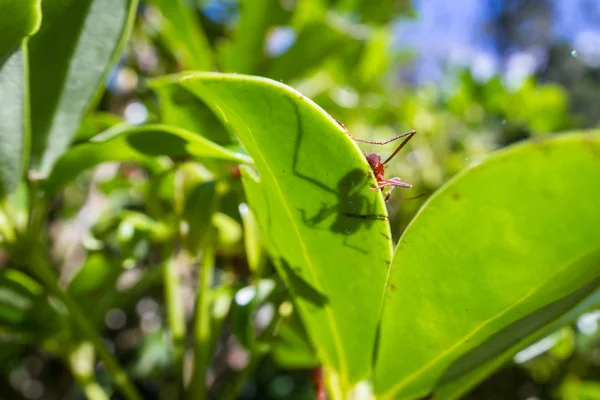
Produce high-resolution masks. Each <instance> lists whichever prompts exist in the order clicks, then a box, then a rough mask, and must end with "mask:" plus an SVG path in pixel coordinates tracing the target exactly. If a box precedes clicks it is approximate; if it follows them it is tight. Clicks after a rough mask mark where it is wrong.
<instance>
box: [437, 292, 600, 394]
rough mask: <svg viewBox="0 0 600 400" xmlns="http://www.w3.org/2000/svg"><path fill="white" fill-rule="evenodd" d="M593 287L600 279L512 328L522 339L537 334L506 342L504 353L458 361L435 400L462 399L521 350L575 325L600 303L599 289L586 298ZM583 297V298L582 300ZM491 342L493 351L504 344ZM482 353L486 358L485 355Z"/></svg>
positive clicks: (494, 338) (447, 372)
mask: <svg viewBox="0 0 600 400" xmlns="http://www.w3.org/2000/svg"><path fill="white" fill-rule="evenodd" d="M594 288H597V280H593V281H592V282H590V283H589V284H588V285H586V286H584V287H583V288H581V289H579V290H577V291H575V292H574V293H572V294H570V295H568V296H566V297H564V298H563V299H561V300H559V301H558V302H556V303H551V304H549V305H548V306H546V307H542V309H540V310H538V311H536V312H534V313H532V314H530V315H529V316H527V317H526V318H523V319H521V320H519V321H517V322H515V323H514V324H513V325H512V326H511V328H512V329H521V332H522V336H526V335H527V334H528V333H529V332H532V331H535V330H536V329H537V331H535V333H533V334H531V335H529V336H526V337H525V338H524V339H522V340H519V341H516V342H515V341H514V338H513V343H514V344H510V343H506V342H505V343H504V345H503V346H501V347H505V348H506V350H504V351H503V352H500V353H499V354H497V355H494V354H491V357H490V358H487V359H485V360H482V359H481V357H477V356H475V354H474V353H475V352H477V351H479V349H478V348H475V349H473V350H472V351H470V352H469V353H466V354H465V355H464V356H462V357H461V358H459V359H458V360H456V361H455V362H454V364H453V366H451V367H450V368H448V369H447V370H446V373H445V374H444V377H442V379H440V382H439V384H438V387H436V390H435V396H434V399H435V400H442V399H456V398H459V397H460V396H461V395H463V394H464V393H466V392H468V391H469V390H470V389H472V388H473V387H475V385H477V384H478V383H479V382H481V381H482V380H484V379H485V378H486V377H487V376H489V375H490V374H491V373H492V372H494V371H495V370H496V369H498V368H499V367H501V366H502V365H504V364H505V363H507V362H508V361H510V360H511V359H512V358H513V357H514V356H515V354H517V353H518V352H519V351H520V350H522V349H524V348H525V347H527V346H528V345H530V344H532V343H534V342H536V341H537V340H540V339H542V338H543V337H544V336H548V335H549V334H551V333H553V332H555V331H556V330H558V329H560V328H561V327H563V326H564V325H566V324H568V323H571V322H573V321H574V320H575V319H576V318H577V317H578V316H579V315H581V314H582V313H584V312H585V311H587V310H589V309H590V308H591V307H597V305H598V302H599V300H600V291H598V290H596V291H595V292H594V293H592V294H591V295H589V296H587V295H588V294H589V292H590V291H591V290H593V289H594ZM585 296H587V297H585ZM582 298H584V299H583V300H582V301H581V299H582ZM574 305H575V306H574ZM569 310H570V311H569ZM560 312H566V313H565V314H563V315H562V316H561V317H559V318H558V319H553V318H556V317H557V314H558V313H560ZM549 320H550V321H549ZM544 324H545V326H544V327H543V328H541V329H538V328H539V326H540V325H544ZM505 333H506V332H504V331H501V332H500V333H499V335H502V336H504V337H510V336H509V335H505ZM498 338H499V336H498ZM488 341H489V342H491V343H492V345H491V346H490V348H493V347H496V349H497V348H498V347H497V346H494V344H496V343H498V344H502V340H497V337H494V336H492V337H491V338H490V339H488ZM485 347H486V343H485V342H484V343H483V344H482V345H480V346H479V348H481V349H483V348H485ZM494 353H496V352H494ZM481 354H482V355H484V356H485V354H484V353H481ZM472 360H474V361H478V363H477V364H478V365H477V366H474V367H473V368H472V369H470V370H469V371H468V372H466V373H464V374H460V375H459V376H458V377H457V378H456V379H452V375H453V374H454V375H456V374H455V373H454V372H453V371H456V370H458V369H459V367H461V364H464V363H465V362H466V363H471V364H473V362H472Z"/></svg>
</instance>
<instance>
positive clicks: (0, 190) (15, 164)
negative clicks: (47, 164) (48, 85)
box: [0, 45, 29, 199]
mask: <svg viewBox="0 0 600 400" xmlns="http://www.w3.org/2000/svg"><path fill="white" fill-rule="evenodd" d="M26 64H27V47H26V46H25V45H23V46H22V48H21V50H19V51H16V52H14V53H12V55H10V56H9V57H8V59H7V60H6V61H5V62H3V63H2V64H0V93H2V95H1V96H0V199H2V198H4V197H5V196H6V195H8V194H10V193H12V192H13V191H14V190H15V189H16V188H17V186H18V185H19V181H20V180H21V176H22V175H23V167H24V164H25V151H26V150H25V148H26V146H27V140H28V137H29V124H28V115H27V114H28V100H27V84H26V83H27V67H26Z"/></svg>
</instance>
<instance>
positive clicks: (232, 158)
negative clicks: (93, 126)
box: [44, 124, 251, 195]
mask: <svg viewBox="0 0 600 400" xmlns="http://www.w3.org/2000/svg"><path fill="white" fill-rule="evenodd" d="M185 155H191V156H194V157H198V158H214V159H221V160H226V161H229V162H235V163H244V162H245V163H249V162H251V160H250V158H249V157H248V156H246V155H244V154H241V153H236V152H233V151H230V150H227V149H226V148H224V147H221V146H219V145H217V144H215V143H213V142H210V141H209V140H207V139H204V138H203V137H202V136H198V135H196V134H195V133H193V132H190V131H186V130H184V129H179V128H176V127H173V126H168V125H158V124H154V125H145V126H135V127H132V126H131V125H126V124H125V125H118V126H115V127H113V128H112V129H110V130H109V131H107V132H105V133H104V134H102V135H99V136H97V137H95V138H94V139H92V140H91V141H90V142H88V143H84V144H80V145H78V146H75V147H73V148H72V149H70V150H69V151H68V152H67V153H65V154H64V155H63V156H62V157H61V158H60V159H59V160H58V162H57V163H56V165H55V167H54V169H53V170H52V173H51V174H50V176H49V177H48V179H47V180H46V182H45V183H44V188H45V189H46V191H47V192H48V193H49V194H50V195H51V194H53V193H55V192H56V191H57V190H59V189H60V188H61V187H62V186H63V185H65V184H66V183H68V182H70V181H71V180H73V179H75V178H76V177H77V176H78V175H79V174H80V173H81V172H82V171H84V170H86V169H88V168H91V167H93V166H95V165H98V164H101V163H103V162H108V161H134V162H140V163H147V162H149V157H151V156H185Z"/></svg>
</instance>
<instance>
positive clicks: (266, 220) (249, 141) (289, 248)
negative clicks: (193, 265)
mask: <svg viewBox="0 0 600 400" xmlns="http://www.w3.org/2000/svg"><path fill="white" fill-rule="evenodd" d="M181 84H182V85H183V86H184V87H186V88H187V89H188V90H190V91H191V92H193V93H195V94H196V95H198V96H199V97H200V98H202V99H203V100H204V101H205V102H206V104H207V105H208V106H209V107H211V108H212V109H213V110H214V111H215V112H216V113H218V114H219V116H220V117H221V118H222V120H223V121H227V122H228V123H229V124H231V126H232V128H234V129H235V130H236V133H237V134H238V135H239V137H240V139H241V141H242V142H243V144H244V145H245V146H246V148H247V149H248V151H249V153H250V155H251V156H252V157H253V159H254V162H255V163H256V168H257V170H258V172H259V174H260V180H258V178H256V177H254V176H253V175H254V174H253V173H252V171H250V170H249V168H243V169H242V171H243V174H242V177H243V181H244V186H245V189H246V194H247V196H248V200H249V204H250V206H251V208H252V209H253V211H254V212H255V215H256V217H257V220H258V225H259V227H260V228H261V232H262V236H263V238H264V239H265V242H266V244H267V248H268V249H269V252H270V255H271V257H272V258H273V259H274V260H275V262H276V266H277V269H278V272H279V274H280V275H281V276H282V278H283V279H284V281H285V282H286V285H287V286H288V288H289V289H290V291H291V294H292V296H293V298H294V301H295V302H296V304H297V306H298V308H299V311H300V315H301V317H302V319H303V321H304V323H305V324H306V325H307V331H308V332H309V334H310V336H311V339H312V341H313V344H314V346H315V348H316V349H317V352H318V354H319V356H320V358H321V360H322V362H323V363H324V364H325V365H327V366H329V367H331V368H332V369H333V370H335V371H337V373H338V374H339V376H340V379H341V381H342V385H348V384H351V383H354V382H357V381H358V380H360V379H362V378H365V377H367V376H368V374H369V370H370V364H371V357H372V349H373V345H374V342H375V331H376V326H377V323H378V315H379V309H380V306H381V302H382V292H383V289H384V285H385V280H386V276H387V271H388V266H389V262H390V259H391V253H390V244H391V243H390V236H389V235H390V232H389V225H388V223H387V216H386V209H385V205H384V203H383V199H382V197H381V195H380V194H379V193H377V192H373V191H371V190H370V187H372V186H373V185H374V184H375V182H374V180H373V178H372V173H371V169H370V167H369V165H368V164H367V163H366V161H365V158H364V155H363V154H362V153H361V152H360V151H359V149H358V147H357V146H356V144H355V143H353V142H352V141H351V140H350V139H349V138H348V137H347V136H346V134H345V132H344V131H343V129H342V128H341V127H340V126H339V125H338V124H337V123H336V122H335V121H334V120H333V119H332V118H331V117H330V116H329V115H327V114H326V113H325V112H324V111H323V110H321V109H320V108H319V107H318V106H316V105H315V104H314V103H313V102H311V101H310V100H308V99H307V98H305V97H304V96H302V95H301V94H300V93H298V92H296V91H294V90H292V89H290V88H288V87H286V86H284V85H281V84H279V83H277V82H273V81H271V80H267V79H262V78H254V77H247V76H240V75H219V74H190V75H183V76H182V79H181ZM329 166H331V167H329ZM357 293H361V301H360V302H353V303H352V306H349V303H348V301H349V300H348V299H351V298H353V297H354V296H356V294H357Z"/></svg>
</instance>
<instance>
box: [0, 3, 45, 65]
mask: <svg viewBox="0 0 600 400" xmlns="http://www.w3.org/2000/svg"><path fill="white" fill-rule="evenodd" d="M40 5H41V0H19V1H14V0H0V21H2V24H0V38H1V39H0V65H2V64H3V63H4V62H5V61H6V59H7V58H8V57H9V56H10V54H11V53H13V52H15V51H18V50H19V47H20V46H21V42H22V40H23V39H25V37H27V36H31V35H33V34H34V33H35V32H36V31H37V30H38V29H39V27H40V23H41V21H42V13H41V8H40V7H41V6H40Z"/></svg>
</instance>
